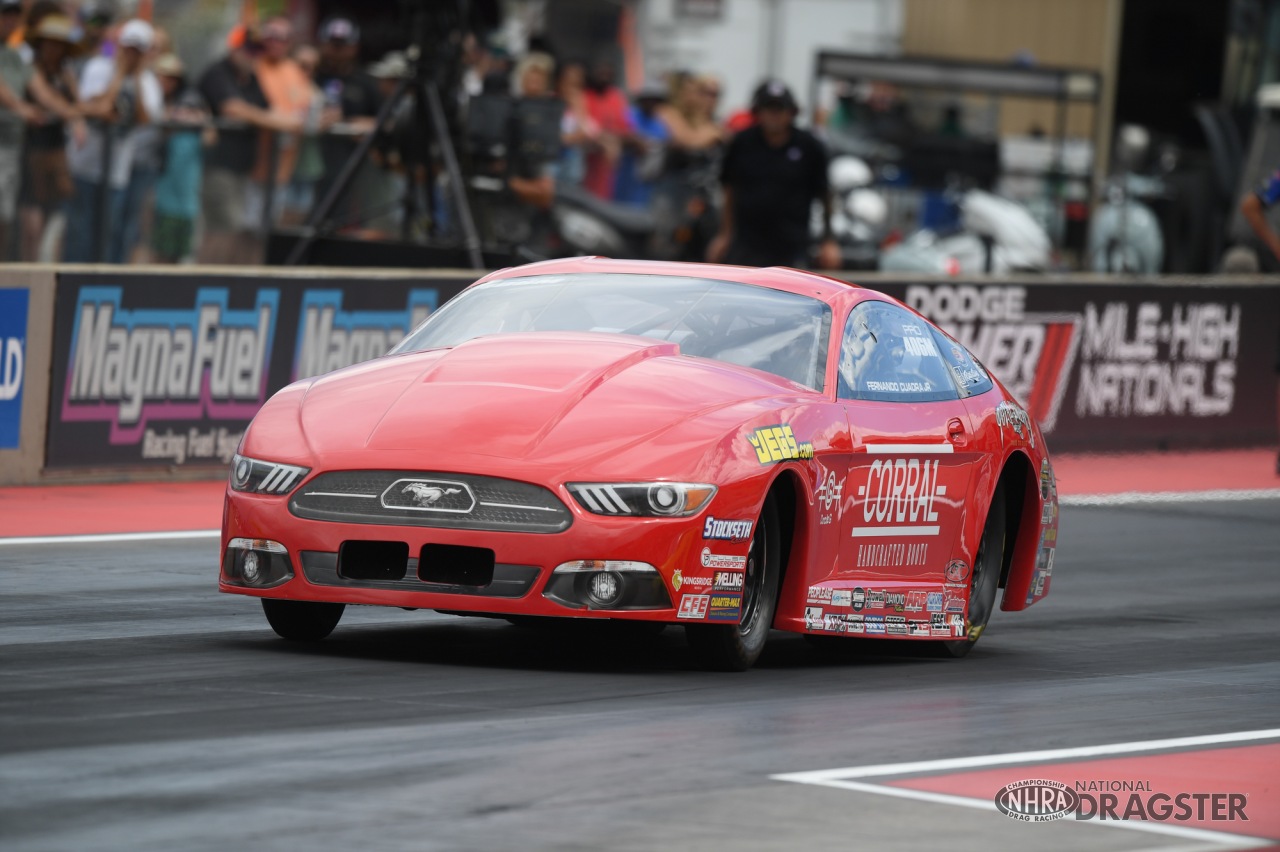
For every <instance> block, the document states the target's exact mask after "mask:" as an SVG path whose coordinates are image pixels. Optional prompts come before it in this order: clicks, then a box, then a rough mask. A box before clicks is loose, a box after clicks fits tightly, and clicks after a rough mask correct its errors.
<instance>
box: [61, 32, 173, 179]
mask: <svg viewBox="0 0 1280 852" xmlns="http://www.w3.org/2000/svg"><path fill="white" fill-rule="evenodd" d="M115 72H116V61H115V59H113V58H111V57H109V56H95V57H94V58H93V59H90V60H89V61H88V62H87V63H86V64H85V66H84V70H83V71H82V72H80V99H81V100H88V99H89V98H93V97H96V96H98V95H100V94H102V93H103V92H105V91H106V90H107V89H108V88H109V87H110V86H111V79H112V77H114V76H115ZM137 81H138V83H137V86H136V89H137V90H138V91H135V86H134V83H133V80H132V79H126V80H125V82H124V85H123V86H122V87H121V93H122V94H124V95H128V96H133V97H139V96H140V97H141V98H142V104H143V106H144V107H145V109H146V111H147V116H148V119H149V120H151V121H160V120H161V119H162V118H163V117H164V90H163V89H161V88H160V81H159V80H158V79H156V75H155V74H152V73H151V72H150V71H143V72H142V73H141V74H139V75H138V77H137ZM126 121H127V122H128V123H122V124H117V125H112V126H111V127H110V132H111V133H113V134H114V135H113V136H112V146H111V173H110V176H109V182H110V184H111V187H112V188H113V189H123V188H124V187H125V186H127V185H128V183H129V171H130V169H131V168H132V167H133V147H134V144H135V142H136V139H137V135H138V133H139V131H140V130H141V128H139V127H136V126H134V125H133V124H132V118H131V117H128V118H127V119H126ZM102 143H103V125H102V124H100V123H97V122H93V121H91V122H89V136H88V139H86V140H85V143H84V145H83V146H81V147H76V143H75V140H74V139H71V140H68V142H67V161H68V163H69V164H70V166H71V174H72V175H74V176H75V177H78V178H80V179H81V180H87V181H90V182H92V183H100V182H101V181H102Z"/></svg>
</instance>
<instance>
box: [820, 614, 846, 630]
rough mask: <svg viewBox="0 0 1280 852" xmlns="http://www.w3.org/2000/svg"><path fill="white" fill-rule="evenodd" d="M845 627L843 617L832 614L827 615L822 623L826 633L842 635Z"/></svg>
mask: <svg viewBox="0 0 1280 852" xmlns="http://www.w3.org/2000/svg"><path fill="white" fill-rule="evenodd" d="M846 627H847V625H846V624H845V620H844V616H842V615H839V614H837V613H834V612H829V613H827V615H826V619H825V622H824V628H825V629H826V630H827V632H829V633H844V632H845V628H846Z"/></svg>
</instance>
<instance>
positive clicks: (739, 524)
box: [702, 515, 754, 541]
mask: <svg viewBox="0 0 1280 852" xmlns="http://www.w3.org/2000/svg"><path fill="white" fill-rule="evenodd" d="M753 524H754V521H727V520H723V519H720V518H713V517H711V516H710V515H708V516H707V519H706V520H705V521H703V522H702V537H703V538H710V539H720V540H723V541H746V540H747V539H749V538H751V527H752V525H753Z"/></svg>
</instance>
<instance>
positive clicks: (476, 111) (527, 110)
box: [467, 94, 564, 171]
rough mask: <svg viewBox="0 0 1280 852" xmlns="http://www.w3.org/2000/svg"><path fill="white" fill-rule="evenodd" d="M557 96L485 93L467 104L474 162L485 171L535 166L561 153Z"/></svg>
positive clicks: (561, 108)
mask: <svg viewBox="0 0 1280 852" xmlns="http://www.w3.org/2000/svg"><path fill="white" fill-rule="evenodd" d="M563 115H564V102H563V101H561V100H559V99H558V98H517V97H513V96H511V95H499V94H483V95H478V96H476V97H474V98H472V99H471V101H470V102H469V104H468V105H467V145H468V147H469V148H470V153H471V157H472V163H473V164H474V165H475V166H476V167H478V168H480V169H482V170H485V171H492V170H494V169H495V168H498V167H499V166H505V167H506V168H508V169H514V170H523V169H531V168H536V167H537V166H540V165H542V164H544V163H548V162H550V161H551V160H554V159H555V158H556V157H558V156H560V121H561V117H562V116H563Z"/></svg>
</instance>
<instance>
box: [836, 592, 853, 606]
mask: <svg viewBox="0 0 1280 852" xmlns="http://www.w3.org/2000/svg"><path fill="white" fill-rule="evenodd" d="M851 603H853V592H851V591H849V590H848V589H832V590H831V605H832V606H849V605H850V604H851Z"/></svg>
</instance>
